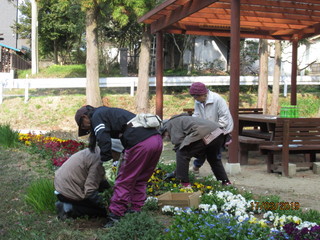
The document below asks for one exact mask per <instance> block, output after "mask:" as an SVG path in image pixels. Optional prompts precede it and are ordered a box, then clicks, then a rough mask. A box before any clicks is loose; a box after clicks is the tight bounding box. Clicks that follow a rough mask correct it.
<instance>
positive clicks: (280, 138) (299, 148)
mask: <svg viewBox="0 0 320 240" xmlns="http://www.w3.org/2000/svg"><path fill="white" fill-rule="evenodd" d="M259 148H260V150H261V152H262V153H263V154H267V155H268V157H267V169H268V172H273V171H275V170H276V169H277V164H275V163H274V155H275V154H281V163H280V167H281V171H282V174H283V175H285V176H288V175H289V154H299V153H302V154H309V155H310V158H309V161H307V162H300V163H297V166H298V167H310V168H311V167H312V164H313V162H314V161H316V153H320V118H279V119H278V120H277V124H276V127H275V131H274V137H273V140H272V141H271V142H269V144H268V143H266V144H261V145H260V147H259Z"/></svg>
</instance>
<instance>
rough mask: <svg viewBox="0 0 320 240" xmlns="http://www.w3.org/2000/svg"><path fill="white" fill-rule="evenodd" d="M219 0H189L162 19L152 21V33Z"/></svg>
mask: <svg viewBox="0 0 320 240" xmlns="http://www.w3.org/2000/svg"><path fill="white" fill-rule="evenodd" d="M216 1H218V0H193V1H188V2H187V3H186V4H184V5H182V6H180V7H178V8H176V9H175V10H174V11H171V12H170V13H169V14H168V15H165V16H163V17H161V18H160V19H158V20H156V21H154V22H153V23H151V33H155V32H158V31H160V30H162V29H164V28H166V27H167V26H169V25H171V24H173V23H175V22H178V21H180V20H181V19H182V18H185V17H186V16H189V15H191V14H193V13H195V12H197V11H199V10H201V9H202V8H205V7H207V6H208V5H210V4H212V3H214V2H216Z"/></svg>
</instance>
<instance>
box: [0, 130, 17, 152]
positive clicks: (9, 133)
mask: <svg viewBox="0 0 320 240" xmlns="http://www.w3.org/2000/svg"><path fill="white" fill-rule="evenodd" d="M18 144H19V132H18V131H15V130H13V129H11V127H10V125H9V124H0V145H1V146H3V147H6V148H12V147H16V146H17V145H18Z"/></svg>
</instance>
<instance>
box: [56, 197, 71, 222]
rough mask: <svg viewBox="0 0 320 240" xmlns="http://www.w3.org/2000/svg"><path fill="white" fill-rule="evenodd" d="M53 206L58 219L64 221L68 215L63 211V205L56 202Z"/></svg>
mask: <svg viewBox="0 0 320 240" xmlns="http://www.w3.org/2000/svg"><path fill="white" fill-rule="evenodd" d="M55 205H56V211H57V214H58V219H59V220H61V221H64V220H66V219H67V218H68V217H69V214H68V213H67V212H66V211H65V210H64V208H63V203H62V202H60V201H57V202H56V203H55Z"/></svg>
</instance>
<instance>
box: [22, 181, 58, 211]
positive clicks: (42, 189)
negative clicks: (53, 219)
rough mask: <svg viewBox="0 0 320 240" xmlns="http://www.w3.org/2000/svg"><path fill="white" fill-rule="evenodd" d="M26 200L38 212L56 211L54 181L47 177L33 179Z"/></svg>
mask: <svg viewBox="0 0 320 240" xmlns="http://www.w3.org/2000/svg"><path fill="white" fill-rule="evenodd" d="M25 201H26V203H27V204H28V205H30V206H31V207H32V208H33V209H34V210H35V211H36V212H38V213H42V212H49V213H54V211H55V202H56V196H55V195H54V185H53V181H52V180H50V179H46V178H40V179H37V180H35V181H33V182H32V183H31V184H30V186H29V187H28V188H27V193H26V195H25Z"/></svg>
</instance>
